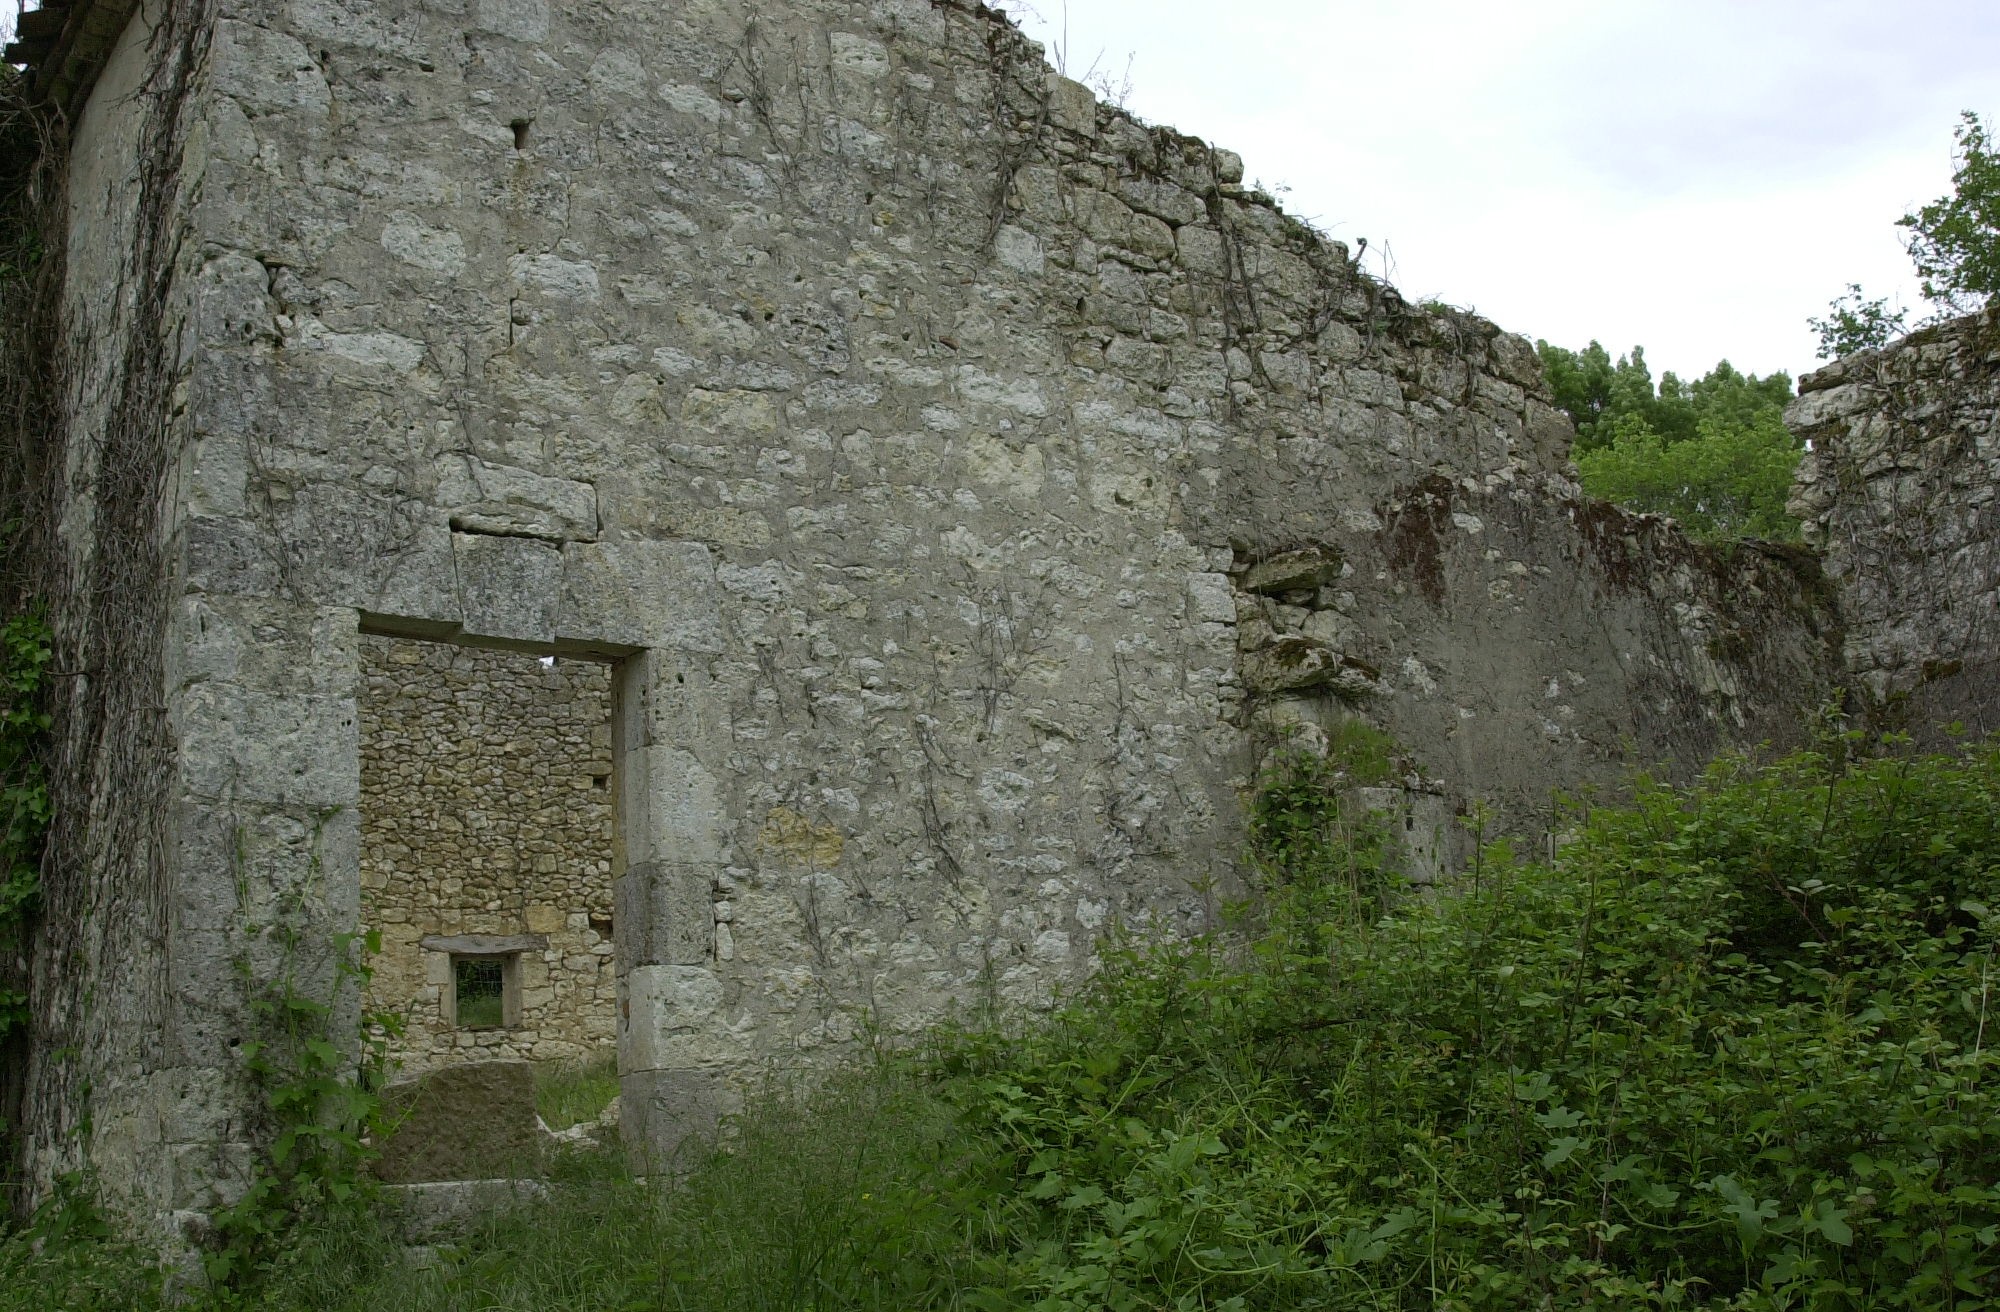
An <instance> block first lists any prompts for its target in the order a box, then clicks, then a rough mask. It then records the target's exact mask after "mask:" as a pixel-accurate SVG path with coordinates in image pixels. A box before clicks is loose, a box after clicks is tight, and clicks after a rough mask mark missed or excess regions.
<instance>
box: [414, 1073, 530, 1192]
mask: <svg viewBox="0 0 2000 1312" xmlns="http://www.w3.org/2000/svg"><path fill="white" fill-rule="evenodd" d="M382 1110H383V1116H384V1120H385V1123H386V1124H387V1125H388V1126H389V1127H390V1128H389V1129H388V1130H387V1131H386V1132H385V1133H384V1134H383V1136H382V1138H381V1141H380V1142H379V1143H378V1144H377V1145H376V1146H377V1148H378V1149H379V1150H380V1153H381V1155H380V1156H379V1157H377V1158H376V1159H375V1177H376V1179H378V1180H381V1181H383V1182H385V1183H388V1184H420V1183H426V1182H432V1181H462V1180H493V1179H501V1178H524V1177H533V1176H537V1175H540V1174H541V1171H542V1163H543V1155H544V1153H545V1151H546V1145H547V1142H548V1131H546V1130H544V1129H543V1128H542V1123H541V1120H540V1119H539V1118H538V1117H536V1115H535V1072H534V1066H533V1064H532V1063H529V1062H525V1061H478V1062H467V1063H465V1064H464V1065H461V1066H446V1067H444V1068H443V1069H441V1070H436V1071H432V1072H431V1073H430V1074H428V1075H424V1076H420V1077H418V1078H417V1079H413V1080H402V1081H398V1082H397V1083H394V1084H391V1085H390V1086H388V1087H387V1088H386V1089H384V1090H383V1091H382Z"/></svg>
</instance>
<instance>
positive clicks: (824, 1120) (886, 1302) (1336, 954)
mask: <svg viewBox="0 0 2000 1312" xmlns="http://www.w3.org/2000/svg"><path fill="white" fill-rule="evenodd" d="M1858 748H1859V744H1858V743H1857V742H1856V741H1855V740H1852V739H1841V738H1830V739H1828V740H1826V741H1825V742H1824V743H1823V745H1822V747H1821V749H1820V750H1818V751H1815V752H1810V753H1806V754H1802V755H1797V756H1793V757H1790V758H1787V759H1786V760H1783V761H1780V762H1777V763H1776V764H1773V765H1768V766H1756V765H1752V764H1750V763H1747V762H1744V761H1740V760H1730V761H1724V762H1722V763H1720V764H1718V765H1716V766H1715V767H1714V768H1713V769H1711V771H1710V772H1709V773H1708V775H1707V776H1706V778H1705V779H1704V780H1703V781H1702V782H1701V783H1700V784H1699V785H1698V786H1696V787H1694V788H1692V789H1688V790H1673V789H1668V788H1665V787H1661V786H1656V785H1651V784H1645V783H1643V782H1642V784H1641V785H1640V786H1639V788H1638V791H1637V796H1636V798H1635V800H1634V801H1633V803H1632V804H1631V805H1629V806H1625V807H1620V808H1600V809H1596V810H1594V811H1593V812H1592V813H1591V814H1590V815H1589V816H1588V818H1587V819H1584V820H1581V821H1579V822H1578V824H1577V826H1576V831H1575V833H1574V835H1573V837H1572V838H1571V840H1570V841H1569V842H1567V843H1566V844H1565V845H1563V846H1562V848H1561V849H1560V851H1559V854H1558V856H1557V859H1556V860H1555V861H1554V862H1553V863H1549V864H1539V863H1528V862H1523V861H1519V860H1516V859H1515V858H1514V857H1512V856H1511V855H1510V854H1509V853H1507V852H1506V851H1505V849H1502V848H1490V849H1488V851H1487V852H1486V853H1485V854H1484V855H1483V857H1482V858H1481V861H1480V863H1479V866H1478V879H1477V881H1476V883H1475V882H1474V880H1473V879H1472V878H1471V872H1468V875H1467V877H1466V878H1465V879H1464V881H1463V882H1462V883H1461V884H1460V885H1459V886H1457V887H1455V888H1452V889H1449V890H1447V891H1445V892H1444V893H1442V894H1433V895H1425V896H1411V895H1408V894H1406V893H1402V892H1400V891H1399V890H1398V888H1397V885H1396V883H1395V871H1394V868H1393V861H1392V860H1391V859H1390V857H1389V855H1388V854H1387V848H1386V845H1384V844H1383V843H1381V842H1379V841H1378V839H1377V838H1376V837H1375V836H1374V835H1373V834H1372V831H1371V828H1370V826H1369V823H1368V821H1367V819H1366V816H1365V815H1363V814H1359V813H1356V812H1354V811H1353V810H1352V809H1351V804H1350V803H1349V802H1348V801H1347V800H1346V797H1347V794H1348V792H1350V791H1351V789H1352V787H1353V785H1354V784H1356V783H1357V782H1360V779H1361V776H1360V775H1359V774H1357V773H1356V772H1355V766H1354V759H1355V758H1354V757H1352V756H1351V755H1343V756H1341V757H1339V758H1338V759H1336V760H1335V762H1334V764H1333V765H1331V766H1328V765H1326V764H1325V763H1323V762H1312V761H1310V760H1288V761H1284V762H1281V763H1280V765H1279V766H1278V767H1277V768H1276V769H1275V770H1274V771H1273V773H1272V775H1271V778H1270V780H1269V784H1270V787H1269V788H1268V789H1266V790H1265V794H1264V796H1263V797H1262V798H1260V799H1259V801H1258V803H1257V805H1256V807H1255V808H1253V826H1255V832H1256V833H1257V835H1258V851H1257V853H1256V866H1257V872H1258V875H1257V877H1258V879H1259V882H1260V883H1261V884H1262V886H1263V888H1264V893H1263V898H1262V901H1261V904H1260V906H1259V907H1258V908H1257V914H1256V915H1255V916H1254V917H1252V918H1251V919H1250V922H1249V923H1252V924H1254V926H1255V928H1254V929H1250V930H1244V931H1240V932H1236V933H1233V934H1231V935H1226V936H1224V935H1219V936H1216V937H1214V938H1211V939H1203V940H1196V941H1193V942H1174V941H1153V940H1142V939H1136V938H1134V939H1127V940H1124V941H1114V942H1111V943H1109V944H1107V945H1105V946H1104V949H1103V969H1102V970H1101V971H1100V973H1099V975H1098V976H1097V978H1096V980H1095V981H1094V982H1093V983H1092V984H1091V985H1090V986H1089V988H1088V989H1087V990H1085V991H1084V992H1083V993H1082V994H1080V995H1079V996H1078V997H1077V998H1076V999H1075V1000H1074V1002H1073V1004H1072V1005H1070V1006H1068V1007H1066V1008H1065V1009H1063V1010H1061V1011H1060V1012H1058V1013H1057V1014H1056V1015H1054V1016H1053V1017H1051V1018H1049V1019H1048V1020H1046V1021H1045V1022H1039V1023H1036V1024H1034V1025H1031V1026H1027V1027H1023V1028H1019V1029H1017V1030H1013V1031H1002V1030H995V1029H992V1028H978V1029H966V1030H959V1031H945V1032H940V1033H938V1034H936V1035H934V1036H933V1037H932V1039H931V1040H930V1041H929V1042H928V1043H927V1044H926V1046H925V1047H924V1048H923V1050H922V1051H920V1052H917V1053H913V1054H910V1055H908V1056H906V1057H903V1058H898V1059H894V1060H891V1061H886V1062H883V1063H880V1064H875V1065H870V1066H868V1067H866V1068H863V1069H858V1070H855V1071H852V1072H849V1073H846V1074H844V1075H837V1076H835V1077H833V1078H831V1079H829V1080H827V1081H826V1082H824V1083H822V1084H820V1085H818V1086H816V1087H815V1088H813V1089H793V1088H787V1089H777V1090H773V1091H770V1092H768V1093H767V1094H765V1095H764V1096H762V1097H761V1098H758V1099H753V1100H752V1103H751V1105H750V1108H749V1110H748V1111H746V1112H745V1113H744V1115H743V1116H742V1117H741V1118H740V1120H739V1122H738V1126H737V1134H736V1137H735V1140H734V1142H733V1144H732V1145H731V1147H730V1148H729V1150H728V1151H722V1152H716V1153H713V1154H712V1155H710V1156H709V1157H707V1158H706V1159H704V1160H702V1161H700V1162H696V1163H694V1164H693V1165H692V1167H691V1169H690V1170H689V1171H688V1173H687V1174H686V1175H685V1176H683V1177H682V1178H681V1179H680V1180H679V1181H678V1183H676V1184H674V1185H672V1186H671V1187H670V1186H669V1185H668V1184H667V1183H665V1182H662V1181H655V1182H652V1183H642V1182H638V1181H634V1180H632V1179H631V1178H629V1177H628V1176H627V1175H625V1174H624V1173H623V1172H622V1171H621V1170H620V1169H619V1167H618V1165H617V1163H616V1161H615V1160H613V1159H611V1158H580V1159H577V1160H576V1161H574V1162H573V1163H572V1164H571V1165H570V1166H569V1167H567V1168H565V1169H566V1170H567V1171H568V1172H569V1174H568V1176H566V1177H565V1178H560V1179H558V1180H556V1181H555V1182H554V1183H553V1184H552V1185H551V1193H550V1196H549V1197H548V1199H547V1200H546V1201H543V1202H539V1203H530V1204H524V1205H523V1206H522V1207H521V1208H519V1209H517V1210H515V1211H514V1212H512V1213H509V1214H504V1215H500V1216H496V1217H493V1218H490V1219H489V1220H487V1221H486V1222H485V1223H484V1224H483V1226H482V1227H481V1228H480V1229H479V1230H478V1231H477V1232H476V1233H474V1234H471V1235H469V1236H466V1237H465V1238H464V1239H463V1240H461V1241H459V1242H457V1243H456V1244H454V1245H451V1246H448V1247H442V1248H438V1249H436V1250H434V1251H432V1252H431V1253H429V1254H428V1257H427V1261H428V1264H427V1265H424V1266H422V1267H421V1268H419V1267H418V1266H416V1265H412V1264H411V1262H410V1261H409V1260H408V1259H406V1258H404V1257H403V1256H402V1250H401V1249H400V1248H398V1247H396V1246H395V1245H394V1244H393V1243H389V1242H387V1241H386V1240H384V1239H383V1238H382V1237H381V1236H382V1234H383V1231H382V1230H381V1229H380V1228H379V1227H378V1228H377V1229H375V1230H373V1231H353V1232H341V1231H338V1230H337V1229H336V1230H330V1231H329V1230H319V1229H312V1228H308V1229H305V1230H302V1231H299V1232H296V1234H297V1236H298V1237H297V1239H296V1240H295V1242H294V1247H293V1249H292V1250H291V1252H290V1253H289V1255H288V1257H289V1261H290V1263H291V1265H289V1266H287V1267H285V1268H284V1269H282V1270H279V1271H277V1272H276V1273H275V1275H274V1276H273V1277H272V1278H271V1279H270V1281H269V1283H267V1285H266V1286H265V1290H264V1293H263V1294H262V1296H261V1301H262V1306H266V1307H271V1308H274V1309H289V1308H298V1309H305V1308H327V1309H333V1308H356V1309H359V1308H366V1309H368V1310H369V1312H397V1310H400V1309H418V1308H422V1309H460V1308H464V1309H473V1308H479V1309H487V1308H493V1309H512V1308H521V1309H527V1308H536V1309H542V1308H549V1309H567V1308H578V1309H581V1308H614V1309H639V1308H648V1309H650V1308H673V1309H683V1308H685V1309H694V1308H700V1309H716V1310H721V1309H836V1308H838V1309H850V1308H865V1309H875V1308H952V1309H979V1310H985V1312H1002V1310H1006V1309H1035V1310H1036V1312H1069V1310H1074V1312H1082V1310H1084V1309H1092V1310H1095V1309H1118V1310H1127V1309H1131V1310H1136V1309H1168V1308H1171V1309H1217V1310H1221V1309H1234V1310H1240V1312H1250V1310H1252V1309H1274V1310H1275V1309H1301V1308H1323V1309H1353V1310H1355V1312H1360V1310H1361V1309H1368V1310H1370V1312H1377V1310H1381V1309H1405V1308H1407V1309H1416V1308H1426V1309H1432V1308H1445V1309H1459V1310H1462V1312H1471V1310H1473V1309H1501V1308H1506V1309H1515V1308H1522V1307H1537V1308H1549V1309H1584V1308H1621V1309H1622V1308H1648V1307H1660V1308H1668V1307H1673V1308H1707V1309H1717V1310H1722V1309H1729V1310H1733V1312H1776V1310H1778V1309H1818V1310H1823V1312H1835V1310H1841V1312H1845V1310H1846V1309H1863V1308H1883V1309H1894V1308H1924V1309H1956V1310H1959V1312H1971V1310H1972V1309H1979V1308H1992V1307H1995V1306H1996V1305H2000V1185H1996V1184H1995V1181H1996V1180H2000V1130H1996V1128H1995V1127H1996V1126H2000V1106H1997V1105H1996V1093H1995V1083H1994V1081H1995V1076H1996V1074H2000V1073H1997V1072H1995V1071H1994V1070H1993V1069H1992V1068H1993V1066H1994V1064H1995V1061H1996V1058H1995V1056H1994V1040H1995V1037H1996V1036H1995V1029H1996V1026H2000V1017H1996V1014H1995V1012H1996V1004H2000V998H1996V996H1995V994H1996V989H1995V985H1996V983H2000V960H1996V942H2000V938H1996V935H2000V913H1996V910H1995V908H2000V753H1996V752H1995V751H1994V750H1991V749H1982V750H1979V751H1975V752H1969V753H1967V754H1965V755H1963V756H1961V757H1914V756H1907V755H1901V754H1894V753H1892V754H1887V755H1883V756H1880V757H1871V756H1867V755H1866V754H1863V753H1861V752H1860V751H1859V750H1858ZM1364 773H1365V772H1364ZM371 1236H373V1237H371ZM315 1245H318V1248H315V1247H314V1246H315ZM371 1245H372V1246H371ZM110 1251H113V1250H105V1249H102V1248H93V1247H91V1243H90V1241H76V1240H72V1241H70V1242H68V1243H66V1244H63V1245H50V1246H46V1247H45V1248H44V1249H43V1250H42V1251H41V1252H39V1253H37V1252H36V1251H35V1250H34V1249H33V1248H32V1246H30V1245H27V1244H25V1243H24V1242H22V1241H20V1240H16V1241H14V1242H13V1243H11V1244H10V1245H8V1246H6V1247H4V1248H0V1308H7V1307H10V1306H22V1305H23V1304H20V1303H18V1301H17V1302H16V1303H13V1304H9V1303H8V1302H7V1301H6V1300H7V1299H9V1298H13V1299H16V1300H19V1299H20V1298H21V1297H23V1295H22V1294H21V1293H19V1292H15V1291H18V1290H19V1289H20V1288H21V1287H22V1286H23V1285H24V1284H25V1285H28V1286H30V1287H34V1285H35V1282H37V1281H39V1282H40V1286H39V1288H40V1289H41V1290H42V1291H44V1296H45V1297H46V1296H47V1295H46V1291H48V1290H57V1291H67V1290H70V1289H77V1290H82V1291H88V1290H91V1289H101V1288H103V1281H102V1279H101V1278H100V1277H101V1267H100V1266H97V1265H93V1263H94V1262H97V1261H98V1259H96V1258H89V1257H85V1256H79V1255H78V1254H80V1253H93V1252H94V1253H100V1254H101V1253H104V1252H110ZM104 1260H109V1259H104ZM120 1260H124V1259H120ZM65 1263H67V1264H69V1265H63V1264H65ZM38 1264H39V1265H38ZM93 1272H96V1273H98V1274H92V1273H93ZM93 1281H96V1282H97V1283H96V1284H93V1283H92V1282H93ZM67 1296H68V1295H67V1294H66V1293H61V1292H59V1293H58V1294H57V1295H56V1296H54V1297H53V1298H52V1299H50V1301H46V1302H42V1303H36V1304H34V1305H35V1306H59V1307H60V1306H74V1307H78V1308H83V1307H112V1306H120V1307H123V1306H132V1307H138V1306H146V1307H151V1306H154V1304H152V1303H146V1302H143V1301H140V1302H131V1303H115V1302H104V1301H101V1300H100V1301H97V1302H91V1301H89V1299H90V1298H91V1297H96V1295H91V1294H87V1293H85V1294H79V1295H77V1297H76V1298H75V1299H73V1300H72V1301H71V1302H68V1303H64V1302H63V1301H61V1299H62V1298H63V1297H67ZM132 1297H134V1298H139V1299H143V1295H136V1294H135V1295H133V1296H132Z"/></svg>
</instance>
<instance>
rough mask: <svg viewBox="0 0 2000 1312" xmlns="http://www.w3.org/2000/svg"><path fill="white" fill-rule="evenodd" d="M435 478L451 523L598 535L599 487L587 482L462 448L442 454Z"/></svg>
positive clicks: (520, 532)
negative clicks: (490, 461)
mask: <svg viewBox="0 0 2000 1312" xmlns="http://www.w3.org/2000/svg"><path fill="white" fill-rule="evenodd" d="M437 479H438V492H437V495H438V503H439V504H440V505H441V506H443V507H444V508H445V510H446V511H447V512H449V513H450V515H451V526H452V527H453V528H456V529H469V530H471V531H473V532H476V533H495V534H509V535H515V536H521V537H535V538H548V539H550V540H552V541H557V542H561V541H566V540H569V539H575V538H594V537H596V536H597V491H596V489H595V488H593V487H591V485H590V484H588V483H581V482H578V481H576V480H575V479H569V478H550V477H548V476H547V475H545V474H537V473H534V472H532V471H530V470H526V469H520V468H517V467H515V466H513V465H492V464H488V463H487V462H486V461H484V460H481V459H480V458H479V457H477V456H472V455H466V454H464V453H463V452H455V453H453V454H451V455H447V456H440V457H439V458H438V462H437Z"/></svg>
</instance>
